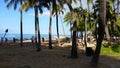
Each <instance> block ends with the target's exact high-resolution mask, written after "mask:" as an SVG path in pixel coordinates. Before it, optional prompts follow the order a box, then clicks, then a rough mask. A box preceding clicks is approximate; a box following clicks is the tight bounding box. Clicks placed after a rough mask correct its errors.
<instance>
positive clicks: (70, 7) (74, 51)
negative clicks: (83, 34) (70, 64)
mask: <svg viewBox="0 0 120 68" xmlns="http://www.w3.org/2000/svg"><path fill="white" fill-rule="evenodd" d="M65 1H66V3H67V5H68V7H69V9H70V11H71V13H72V17H73V18H75V14H74V11H73V8H72V6H71V4H70V0H65ZM74 20H75V21H74V24H73V36H72V49H71V58H78V55H77V44H76V32H77V25H76V19H74Z"/></svg>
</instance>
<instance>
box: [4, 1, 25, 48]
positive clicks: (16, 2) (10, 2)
mask: <svg viewBox="0 0 120 68" xmlns="http://www.w3.org/2000/svg"><path fill="white" fill-rule="evenodd" d="M4 1H5V2H8V1H9V3H8V4H7V8H10V7H11V6H12V5H14V9H15V10H16V8H17V5H18V3H19V2H20V5H22V2H23V0H4ZM22 17H23V16H22V11H20V46H23V26H22Z"/></svg>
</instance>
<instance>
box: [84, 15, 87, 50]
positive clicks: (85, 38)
mask: <svg viewBox="0 0 120 68" xmlns="http://www.w3.org/2000/svg"><path fill="white" fill-rule="evenodd" d="M84 19H85V20H84V21H85V24H84V26H85V36H84V42H85V49H86V48H87V22H86V17H85V16H84Z"/></svg>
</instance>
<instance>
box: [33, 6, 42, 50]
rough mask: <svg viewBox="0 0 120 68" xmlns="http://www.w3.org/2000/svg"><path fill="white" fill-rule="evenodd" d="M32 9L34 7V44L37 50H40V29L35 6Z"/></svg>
mask: <svg viewBox="0 0 120 68" xmlns="http://www.w3.org/2000/svg"><path fill="white" fill-rule="evenodd" d="M34 9H35V35H36V36H35V42H36V46H37V51H40V50H41V40H40V30H39V19H38V8H37V6H35V7H34ZM37 35H38V36H37Z"/></svg>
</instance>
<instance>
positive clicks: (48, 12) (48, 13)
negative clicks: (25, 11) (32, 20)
mask: <svg viewBox="0 0 120 68" xmlns="http://www.w3.org/2000/svg"><path fill="white" fill-rule="evenodd" d="M29 15H30V16H35V14H34V13H30V14H29ZM38 15H39V16H50V11H46V12H43V13H42V14H40V13H39V14H38Z"/></svg>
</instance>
